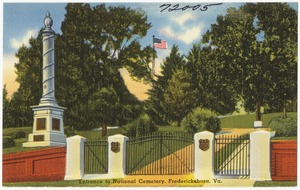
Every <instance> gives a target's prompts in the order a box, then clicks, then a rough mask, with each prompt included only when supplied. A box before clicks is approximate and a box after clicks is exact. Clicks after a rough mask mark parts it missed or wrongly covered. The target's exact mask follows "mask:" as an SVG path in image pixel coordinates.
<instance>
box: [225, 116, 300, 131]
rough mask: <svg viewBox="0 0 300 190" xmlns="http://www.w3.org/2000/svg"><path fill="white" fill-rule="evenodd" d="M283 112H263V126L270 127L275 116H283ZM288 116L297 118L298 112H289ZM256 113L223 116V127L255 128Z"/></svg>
mask: <svg viewBox="0 0 300 190" xmlns="http://www.w3.org/2000/svg"><path fill="white" fill-rule="evenodd" d="M281 116H282V113H270V114H262V122H263V127H268V124H269V122H270V121H271V119H272V118H274V117H281ZM288 117H291V118H297V113H296V112H290V113H288ZM254 121H255V114H248V115H237V116H229V117H224V118H221V128H222V129H223V128H253V122H254Z"/></svg>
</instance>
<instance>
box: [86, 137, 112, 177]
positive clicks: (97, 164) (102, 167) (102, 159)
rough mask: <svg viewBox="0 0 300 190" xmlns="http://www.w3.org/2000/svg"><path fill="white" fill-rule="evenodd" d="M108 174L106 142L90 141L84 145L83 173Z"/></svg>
mask: <svg viewBox="0 0 300 190" xmlns="http://www.w3.org/2000/svg"><path fill="white" fill-rule="evenodd" d="M107 172H108V142H107V140H91V141H86V142H85V143H84V173H85V174H103V173H107Z"/></svg>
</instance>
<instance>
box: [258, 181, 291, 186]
mask: <svg viewBox="0 0 300 190" xmlns="http://www.w3.org/2000/svg"><path fill="white" fill-rule="evenodd" d="M295 186H297V181H257V182H255V183H254V186H253V187H295Z"/></svg>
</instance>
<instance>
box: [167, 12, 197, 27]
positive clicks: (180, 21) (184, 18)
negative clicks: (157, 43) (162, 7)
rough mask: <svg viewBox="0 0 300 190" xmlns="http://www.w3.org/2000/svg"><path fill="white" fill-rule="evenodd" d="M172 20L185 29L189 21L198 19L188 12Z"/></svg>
mask: <svg viewBox="0 0 300 190" xmlns="http://www.w3.org/2000/svg"><path fill="white" fill-rule="evenodd" d="M171 20H172V21H174V22H175V23H177V24H179V25H180V26H182V27H183V26H184V24H185V23H186V22H187V21H190V20H196V17H195V15H193V14H192V13H190V12H188V13H185V14H182V15H181V16H178V17H172V18H171Z"/></svg>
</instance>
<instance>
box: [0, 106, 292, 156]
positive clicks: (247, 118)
mask: <svg viewBox="0 0 300 190" xmlns="http://www.w3.org/2000/svg"><path fill="white" fill-rule="evenodd" d="M281 116H282V113H271V114H263V115H262V121H263V127H268V123H269V122H270V120H271V119H272V118H274V117H281ZM288 117H292V118H297V113H295V112H293V113H288ZM220 120H221V128H222V129H226V128H252V127H253V122H254V120H255V115H254V114H248V115H238V116H229V117H224V118H221V119H220ZM158 130H159V131H162V132H168V131H169V132H181V131H183V128H182V127H177V125H176V124H175V123H174V124H171V125H166V126H158ZM18 131H24V132H25V133H26V134H27V135H26V138H21V139H15V142H16V146H15V147H12V148H6V149H3V154H8V153H13V152H20V151H26V150H33V149H39V148H22V144H23V143H24V142H27V136H28V134H30V133H31V132H32V127H31V126H30V127H17V128H8V129H3V133H2V135H3V137H4V136H11V135H12V134H13V133H14V132H18ZM124 133H125V130H124V129H122V128H118V129H109V130H108V136H111V135H115V134H124ZM77 134H78V135H80V136H83V137H85V138H87V139H97V138H100V137H101V131H99V130H98V131H94V130H91V131H77Z"/></svg>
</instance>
